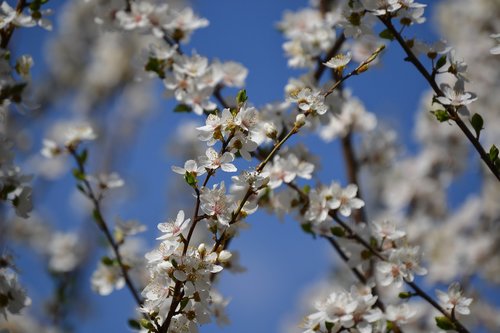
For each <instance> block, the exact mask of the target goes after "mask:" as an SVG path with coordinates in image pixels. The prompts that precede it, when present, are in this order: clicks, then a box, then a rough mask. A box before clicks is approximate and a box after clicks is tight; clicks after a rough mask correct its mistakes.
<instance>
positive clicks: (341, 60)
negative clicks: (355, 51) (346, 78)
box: [323, 52, 352, 70]
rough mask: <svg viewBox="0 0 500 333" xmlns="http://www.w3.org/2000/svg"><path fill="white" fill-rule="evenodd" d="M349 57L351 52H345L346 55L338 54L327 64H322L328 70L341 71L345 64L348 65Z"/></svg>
mask: <svg viewBox="0 0 500 333" xmlns="http://www.w3.org/2000/svg"><path fill="white" fill-rule="evenodd" d="M351 57H352V55H351V52H347V53H346V54H342V53H339V54H337V55H336V56H334V57H332V58H331V59H330V60H328V61H327V62H324V63H323V65H325V66H326V67H329V68H333V69H338V70H342V69H343V68H344V67H345V66H347V64H349V62H350V61H351Z"/></svg>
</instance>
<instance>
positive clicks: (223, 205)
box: [200, 182, 234, 226]
mask: <svg viewBox="0 0 500 333" xmlns="http://www.w3.org/2000/svg"><path fill="white" fill-rule="evenodd" d="M200 200H201V205H200V208H201V210H202V211H203V212H205V213H206V214H208V215H210V216H212V217H214V218H215V219H217V221H219V223H220V224H222V225H225V226H229V221H231V216H232V212H233V208H234V202H233V200H232V198H231V196H228V195H226V187H225V185H224V182H221V183H220V186H219V184H215V185H214V186H213V188H212V189H211V190H210V189H208V188H206V187H204V188H202V189H201V195H200Z"/></svg>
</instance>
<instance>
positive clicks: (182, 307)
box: [180, 297, 189, 311]
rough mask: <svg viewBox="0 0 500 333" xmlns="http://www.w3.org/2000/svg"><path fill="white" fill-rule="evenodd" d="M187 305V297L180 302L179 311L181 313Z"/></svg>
mask: <svg viewBox="0 0 500 333" xmlns="http://www.w3.org/2000/svg"><path fill="white" fill-rule="evenodd" d="M188 303H189V298H188V297H184V298H183V299H182V300H181V308H180V311H182V310H183V309H184V308H185V307H186V305H188Z"/></svg>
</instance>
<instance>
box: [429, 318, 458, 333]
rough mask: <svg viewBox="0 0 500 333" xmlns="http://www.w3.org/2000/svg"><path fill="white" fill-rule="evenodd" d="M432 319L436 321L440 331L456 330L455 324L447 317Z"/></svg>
mask: <svg viewBox="0 0 500 333" xmlns="http://www.w3.org/2000/svg"><path fill="white" fill-rule="evenodd" d="M434 319H435V320H436V325H437V327H439V328H440V329H442V330H445V331H451V330H455V329H456V327H455V324H453V322H452V321H451V320H450V319H448V318H447V317H444V316H441V317H435V318H434Z"/></svg>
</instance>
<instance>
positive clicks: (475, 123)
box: [470, 113, 484, 139]
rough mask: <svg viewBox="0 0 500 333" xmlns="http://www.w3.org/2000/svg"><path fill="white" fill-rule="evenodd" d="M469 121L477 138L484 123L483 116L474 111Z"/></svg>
mask: <svg viewBox="0 0 500 333" xmlns="http://www.w3.org/2000/svg"><path fill="white" fill-rule="evenodd" d="M470 123H471V125H472V127H473V128H474V131H476V138H477V139H479V134H480V133H481V130H483V125H484V120H483V117H481V116H480V115H479V114H478V113H474V115H473V116H472V118H471V120H470Z"/></svg>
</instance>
